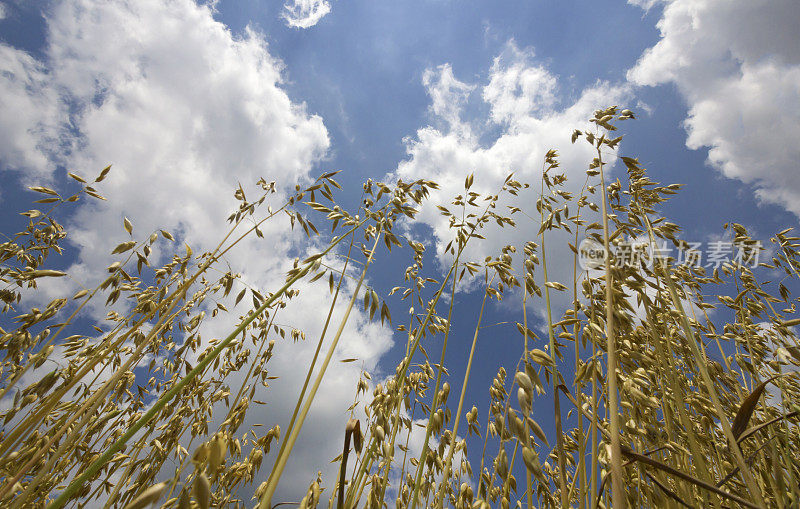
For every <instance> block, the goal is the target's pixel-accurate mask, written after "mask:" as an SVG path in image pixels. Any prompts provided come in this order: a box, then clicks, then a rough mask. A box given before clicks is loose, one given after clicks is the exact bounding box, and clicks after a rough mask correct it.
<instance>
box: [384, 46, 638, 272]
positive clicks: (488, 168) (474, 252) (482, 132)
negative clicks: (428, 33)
mask: <svg viewBox="0 0 800 509" xmlns="http://www.w3.org/2000/svg"><path fill="white" fill-rule="evenodd" d="M423 84H424V85H425V87H426V89H427V91H428V94H429V95H430V96H431V101H432V104H431V107H430V112H431V115H432V120H433V123H434V124H435V125H436V126H426V127H423V128H421V129H419V130H417V132H416V135H415V136H413V137H408V138H406V140H405V142H406V151H407V155H408V158H407V159H406V160H404V161H402V162H400V163H399V164H398V166H397V169H396V171H395V175H396V176H397V177H399V178H402V179H403V180H404V181H408V180H412V179H417V178H426V179H432V180H434V181H436V182H437V183H439V185H440V186H441V189H440V190H439V191H438V192H437V193H436V194H435V195H434V196H432V198H431V200H430V203H432V204H435V203H443V204H447V203H450V201H451V200H452V198H453V197H455V196H456V195H458V194H462V193H463V192H464V179H465V177H466V176H467V175H469V174H470V173H474V185H473V187H472V189H471V190H472V191H475V192H478V193H481V194H482V195H484V196H485V195H488V194H496V193H497V192H498V191H499V190H500V188H501V187H502V185H503V182H504V179H505V178H506V176H507V175H508V174H509V173H511V172H514V178H515V179H516V180H519V181H520V182H527V183H530V184H531V188H529V189H525V190H523V191H522V192H521V193H520V195H519V196H518V197H516V198H509V199H508V200H506V201H504V202H503V203H504V204H506V205H514V206H518V207H520V208H522V209H523V210H524V211H525V213H527V214H530V215H531V216H533V218H532V219H531V218H528V217H524V216H523V215H522V214H516V215H514V216H512V217H513V218H514V219H515V221H516V222H517V228H508V227H507V228H505V229H499V228H497V227H496V225H494V223H492V224H490V226H489V227H488V228H487V230H488V231H486V232H481V233H482V234H483V235H485V236H486V238H487V241H485V242H479V243H476V244H474V245H473V246H472V247H468V250H467V259H469V260H477V261H482V260H483V259H484V258H485V257H486V256H496V255H498V254H499V252H500V248H501V247H502V246H504V245H507V244H511V245H514V246H516V247H517V248H518V250H519V252H521V247H522V245H523V244H524V243H525V242H526V241H528V240H535V237H536V231H538V229H539V221H538V217H537V216H538V212H537V211H536V208H535V202H536V200H537V199H538V197H539V192H540V189H539V187H540V178H541V172H542V166H543V161H544V155H545V153H546V152H547V151H548V150H550V149H556V150H558V151H559V153H560V154H561V158H560V161H561V167H560V168H559V169H558V171H559V172H562V171H563V172H564V173H566V175H567V177H568V184H567V190H570V191H573V192H577V191H580V189H581V187H582V185H583V183H584V181H585V179H586V175H585V173H584V172H585V169H586V168H587V165H588V163H589V162H590V161H591V160H592V158H593V157H594V156H595V154H594V152H593V149H592V147H591V146H589V144H587V143H585V142H583V143H576V144H575V145H572V144H571V143H570V135H571V134H572V131H573V130H574V129H576V128H584V127H585V126H587V122H586V121H587V119H588V118H590V117H591V116H592V114H593V112H594V110H596V109H598V108H602V107H605V106H610V105H614V104H619V105H623V104H624V102H625V101H626V100H629V98H630V91H629V87H628V86H626V85H619V86H618V85H613V84H610V83H607V82H600V81H598V82H596V83H595V84H593V85H591V86H589V87H587V88H586V89H584V90H583V91H582V92H581V93H580V94H579V96H578V97H577V99H576V100H575V101H574V102H571V103H566V104H565V103H564V102H563V101H559V99H558V98H559V97H560V96H562V95H564V94H563V93H562V92H561V91H560V89H559V83H558V78H557V77H556V76H555V75H553V74H552V73H551V72H550V71H548V70H547V69H546V68H545V67H544V66H542V65H540V64H538V63H537V62H536V60H535V56H534V53H533V50H531V49H521V48H519V47H517V45H516V44H515V43H514V41H513V40H512V41H510V42H508V44H507V45H506V47H505V48H504V50H503V51H502V52H501V54H500V55H498V56H497V57H496V58H495V59H494V62H493V64H492V66H491V69H490V72H489V77H488V83H486V84H483V85H478V84H469V83H464V82H461V81H459V80H458V79H457V78H456V77H455V76H454V74H453V70H452V67H451V66H450V65H449V64H445V65H442V66H439V67H437V68H434V69H429V70H428V71H427V72H426V73H425V74H424V79H423ZM473 91H475V94H474V95H477V94H478V92H479V93H480V97H479V99H480V100H482V101H483V102H484V104H485V105H486V106H488V113H487V115H486V116H485V117H483V118H481V117H477V118H471V119H464V117H465V116H466V114H465V111H464V110H465V105H466V104H467V102H468V101H469V100H476V98H475V97H474V95H473V94H472V92H473ZM445 105H446V106H445ZM498 132H499V134H497V133H498ZM485 138H491V140H490V141H489V142H486V141H485ZM497 213H498V214H501V215H507V214H508V210H507V209H506V208H505V206H502V207H501V208H498V210H497ZM584 213H588V210H584ZM418 219H419V220H420V221H422V222H424V223H426V224H428V225H429V226H430V227H431V228H432V229H433V234H434V237H435V239H436V242H437V252H438V254H439V257H440V260H441V261H442V262H444V263H446V264H448V265H449V263H450V261H451V260H450V259H449V257H447V256H445V254H444V247H445V245H446V244H447V243H448V242H449V241H450V239H451V238H453V236H454V233H455V232H454V231H451V230H450V228H449V220H448V218H446V217H443V216H442V215H441V214H440V213H439V211H438V210H437V209H436V208H435V207H433V206H432V205H431V206H426V207H425V208H423V209H422V211H421V213H420V215H419V216H418ZM548 238H549V240H548V242H549V246H548V257H552V258H553V259H554V260H567V259H569V260H570V263H560V264H559V263H554V264H553V267H548V268H549V269H550V274H549V275H550V277H551V279H555V280H558V281H568V280H571V278H572V268H571V267H572V263H571V260H572V255H571V251H569V248H568V247H567V242H574V239H569V238H568V237H567V236H566V235H564V234H563V233H561V232H557V231H556V232H553V233H552V234H551V235H549V237H548Z"/></svg>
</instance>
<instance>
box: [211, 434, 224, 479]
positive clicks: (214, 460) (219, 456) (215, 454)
mask: <svg viewBox="0 0 800 509" xmlns="http://www.w3.org/2000/svg"><path fill="white" fill-rule="evenodd" d="M227 452H228V440H227V439H226V438H225V435H224V434H222V433H217V434H216V435H214V438H213V440H212V441H211V444H210V446H209V452H208V469H209V472H211V473H214V472H216V471H217V469H218V468H219V466H220V465H221V464H222V463H223V462H224V461H225V454H226V453H227Z"/></svg>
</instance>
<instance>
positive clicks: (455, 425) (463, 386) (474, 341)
mask: <svg viewBox="0 0 800 509" xmlns="http://www.w3.org/2000/svg"><path fill="white" fill-rule="evenodd" d="M492 281H494V277H492ZM491 284H492V282H491V281H489V283H488V285H491ZM488 297H489V294H488V293H486V292H484V294H483V301H482V302H481V311H480V313H479V314H478V324H477V325H476V326H475V334H474V335H473V336H472V347H470V350H469V358H468V359H467V369H466V371H465V372H464V381H463V382H462V383H461V395H460V396H459V398H458V409H457V410H456V417H455V422H453V431H452V435H451V436H452V437H453V438H452V440H451V442H450V450H449V451H448V453H447V460H446V461H445V464H444V474H443V475H442V485H441V486H440V487H439V494H438V496H437V497H436V507H441V506H442V503H443V501H444V491H445V483H446V482H447V480H448V479H449V478H450V468H451V465H452V462H453V454H454V453H455V450H456V437H457V436H458V424H459V423H460V422H461V412H462V411H463V410H464V398H465V397H466V395H467V382H468V381H469V374H470V372H471V371H472V359H473V358H474V357H475V346H476V345H477V344H478V333H479V332H480V330H481V322H482V320H483V310H484V307H485V306H486V299H487V298H488Z"/></svg>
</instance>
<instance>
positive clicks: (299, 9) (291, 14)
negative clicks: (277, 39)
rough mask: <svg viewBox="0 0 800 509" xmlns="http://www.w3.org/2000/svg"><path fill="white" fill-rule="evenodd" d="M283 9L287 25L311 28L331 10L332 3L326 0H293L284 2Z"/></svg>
mask: <svg viewBox="0 0 800 509" xmlns="http://www.w3.org/2000/svg"><path fill="white" fill-rule="evenodd" d="M283 9H284V11H285V12H284V13H283V19H284V20H286V25H287V26H290V27H295V28H311V27H313V26H314V25H316V24H317V23H319V21H320V20H321V19H322V18H324V17H325V15H327V14H328V13H329V12H331V4H330V3H329V2H327V1H326V0H291V1H289V2H286V3H285V4H283Z"/></svg>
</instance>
